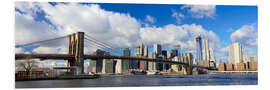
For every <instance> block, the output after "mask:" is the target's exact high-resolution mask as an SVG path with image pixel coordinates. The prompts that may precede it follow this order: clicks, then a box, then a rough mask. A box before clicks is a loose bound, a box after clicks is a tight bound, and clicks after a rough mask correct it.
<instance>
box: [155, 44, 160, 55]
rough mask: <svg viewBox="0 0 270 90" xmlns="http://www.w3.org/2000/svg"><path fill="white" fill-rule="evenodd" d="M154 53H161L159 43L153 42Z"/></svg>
mask: <svg viewBox="0 0 270 90" xmlns="http://www.w3.org/2000/svg"><path fill="white" fill-rule="evenodd" d="M154 53H156V54H157V55H160V54H161V45H160V44H154Z"/></svg>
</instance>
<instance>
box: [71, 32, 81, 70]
mask: <svg viewBox="0 0 270 90" xmlns="http://www.w3.org/2000/svg"><path fill="white" fill-rule="evenodd" d="M68 54H71V55H74V56H75V58H73V59H69V60H68V63H67V66H69V67H70V68H71V69H70V71H69V72H70V73H72V74H75V75H78V74H83V73H84V67H83V65H84V32H77V33H73V34H71V35H70V36H69V43H68Z"/></svg>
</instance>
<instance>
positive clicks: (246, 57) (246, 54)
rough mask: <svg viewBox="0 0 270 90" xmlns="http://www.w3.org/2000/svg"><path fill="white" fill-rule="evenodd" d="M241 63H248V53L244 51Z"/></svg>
mask: <svg viewBox="0 0 270 90" xmlns="http://www.w3.org/2000/svg"><path fill="white" fill-rule="evenodd" d="M243 62H250V57H249V56H248V53H247V51H246V50H245V51H244V54H243Z"/></svg>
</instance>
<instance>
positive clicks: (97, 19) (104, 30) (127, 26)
mask: <svg viewBox="0 0 270 90" xmlns="http://www.w3.org/2000/svg"><path fill="white" fill-rule="evenodd" d="M41 7H42V10H43V11H44V12H45V13H46V18H47V19H48V20H50V21H51V22H52V23H53V24H55V25H57V27H58V29H59V33H60V34H64V35H66V34H70V33H73V32H77V31H81V32H85V34H87V35H89V36H92V37H95V38H96V39H97V40H99V41H103V42H107V43H111V44H112V46H115V47H127V46H129V47H131V46H132V45H134V43H136V42H137V40H138V39H139V37H137V36H139V35H138V34H139V33H138V32H139V28H140V23H139V22H138V21H137V20H136V19H135V18H133V17H131V16H130V15H129V14H123V13H117V12H111V11H105V10H103V9H101V8H100V7H99V5H95V4H91V5H81V4H76V3H70V4H57V5H55V6H52V5H50V4H46V3H42V4H41ZM115 42H118V43H115Z"/></svg>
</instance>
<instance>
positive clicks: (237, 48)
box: [229, 43, 242, 64]
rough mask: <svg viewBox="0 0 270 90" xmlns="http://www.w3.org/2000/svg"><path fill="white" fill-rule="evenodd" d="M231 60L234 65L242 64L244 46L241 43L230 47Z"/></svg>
mask: <svg viewBox="0 0 270 90" xmlns="http://www.w3.org/2000/svg"><path fill="white" fill-rule="evenodd" d="M229 60H230V62H231V63H234V64H236V63H239V62H242V46H241V45H240V44H239V43H234V44H232V45H230V46H229Z"/></svg>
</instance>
